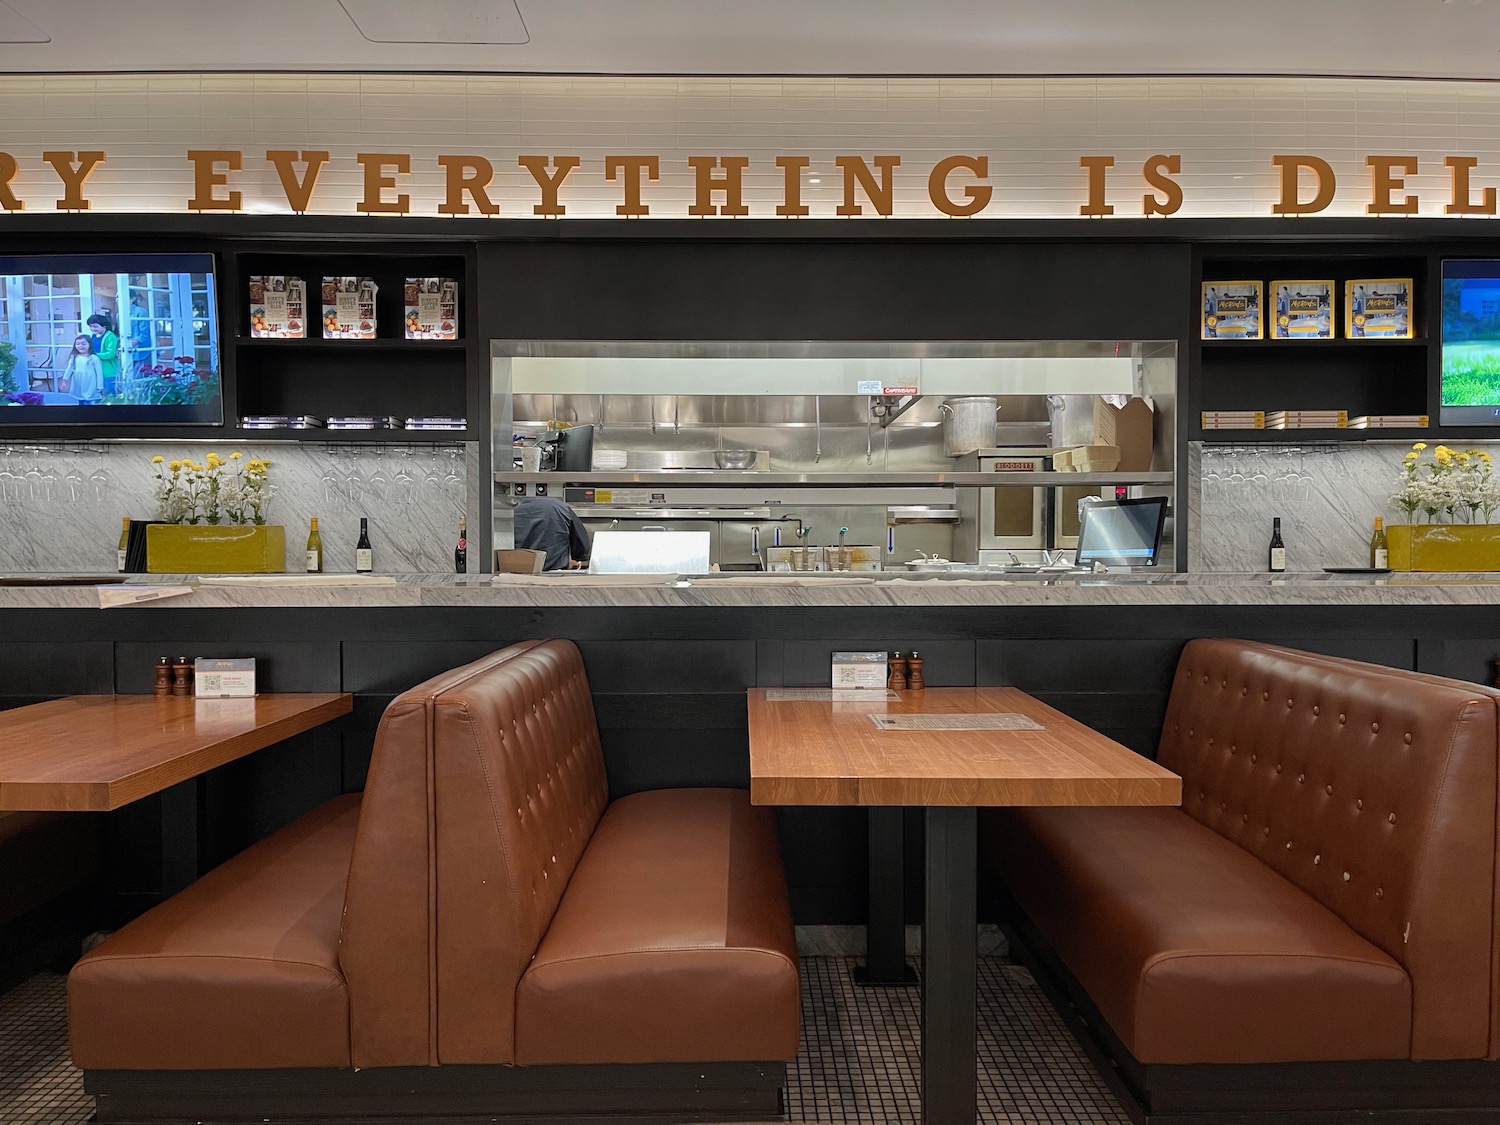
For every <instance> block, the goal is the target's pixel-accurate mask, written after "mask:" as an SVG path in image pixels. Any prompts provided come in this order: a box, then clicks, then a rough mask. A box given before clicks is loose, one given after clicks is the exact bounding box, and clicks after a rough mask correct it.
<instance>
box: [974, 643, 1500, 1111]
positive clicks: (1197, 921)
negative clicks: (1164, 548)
mask: <svg viewBox="0 0 1500 1125" xmlns="http://www.w3.org/2000/svg"><path fill="white" fill-rule="evenodd" d="M1497 704H1500V695H1497V693H1496V692H1494V691H1491V690H1489V689H1486V688H1480V687H1476V686H1474V685H1472V684H1466V683H1460V682H1457V681H1453V680H1445V679H1440V678H1438V677H1433V676H1426V675H1421V674H1418V673H1415V672H1408V671H1401V670H1395V669H1390V668H1384V667H1378V666H1375V665H1369V664H1362V663H1358V662H1355V661H1351V660H1341V659H1336V658H1332V657H1325V656H1319V655H1314V654H1311V653H1305V652H1297V651H1294V650H1290V649H1285V648H1277V647H1273V646H1270V645H1264V644H1256V643H1251V642H1246V641H1235V640H1196V641H1192V642H1190V643H1189V644H1188V645H1187V646H1186V648H1185V649H1184V650H1183V653H1182V656H1181V660H1180V662H1179V665H1178V668H1177V672H1176V677H1175V680H1174V682H1173V686H1172V692H1171V697H1170V701H1169V704H1168V709H1167V715H1166V721H1165V726H1164V729H1163V731H1162V735H1161V743H1160V750H1159V753H1158V761H1160V762H1161V763H1162V764H1163V765H1164V766H1166V767H1168V768H1169V769H1171V770H1173V771H1175V772H1177V773H1179V774H1181V775H1182V778H1183V804H1182V808H1181V809H1132V808H1118V809H1116V808H1104V809H1054V808H1047V809H1007V810H996V811H995V812H993V813H992V814H990V815H988V816H987V818H986V823H985V825H984V829H983V836H982V840H983V843H982V846H983V848H984V849H985V851H986V853H987V857H988V859H989V862H990V864H991V866H992V867H993V869H994V870H995V871H996V872H997V873H998V875H999V877H1000V879H1001V881H1002V882H1003V884H1004V886H1005V887H1006V889H1007V890H1008V891H1009V893H1010V895H1011V896H1012V897H1013V898H1014V901H1015V904H1016V905H1017V906H1018V907H1019V909H1020V914H1019V917H1018V924H1019V928H1020V930H1021V938H1022V942H1023V944H1024V945H1026V946H1027V947H1029V948H1030V950H1031V951H1032V953H1034V954H1035V955H1036V956H1037V957H1038V961H1039V967H1040V968H1042V969H1043V970H1045V971H1047V972H1048V973H1049V975H1050V976H1051V977H1052V978H1053V979H1054V980H1055V982H1056V983H1058V985H1059V986H1060V989H1061V992H1062V995H1064V996H1065V997H1066V1004H1067V1007H1066V1009H1065V1010H1066V1011H1067V1012H1068V1013H1070V1014H1072V1015H1073V1016H1075V1017H1076V1019H1077V1022H1078V1025H1079V1026H1080V1027H1081V1028H1086V1029H1087V1031H1086V1043H1087V1044H1088V1045H1089V1046H1091V1047H1092V1048H1093V1049H1094V1050H1095V1051H1096V1053H1097V1054H1098V1056H1099V1057H1100V1058H1101V1059H1106V1060H1107V1061H1108V1065H1109V1074H1110V1076H1111V1077H1112V1078H1114V1079H1116V1080H1117V1083H1118V1085H1119V1086H1120V1088H1121V1090H1122V1092H1124V1093H1126V1094H1127V1095H1128V1096H1129V1097H1130V1098H1131V1099H1132V1101H1133V1103H1134V1111H1135V1114H1136V1116H1137V1119H1138V1120H1142V1121H1172V1122H1194V1123H1198V1122H1204V1123H1207V1122H1215V1121H1221V1120H1222V1121H1231V1120H1232V1121H1233V1122H1235V1123H1236V1125H1240V1123H1242V1122H1246V1121H1252V1120H1259V1119H1260V1118H1259V1117H1257V1116H1255V1115H1256V1114H1265V1115H1268V1119H1276V1115H1277V1114H1279V1113H1280V1114H1287V1115H1289V1116H1287V1117H1285V1118H1283V1119H1286V1120H1297V1121H1319V1120H1324V1119H1327V1120H1340V1121H1343V1120H1347V1119H1349V1118H1348V1117H1336V1116H1333V1115H1334V1114H1335V1111H1340V1112H1351V1111H1352V1112H1357V1111H1364V1110H1374V1109H1378V1110H1384V1111H1387V1112H1388V1113H1390V1114H1391V1116H1389V1117H1381V1120H1383V1121H1384V1120H1404V1121H1412V1122H1418V1121H1429V1120H1432V1115H1433V1114H1435V1113H1437V1112H1438V1111H1440V1110H1443V1109H1451V1108H1454V1107H1457V1106H1462V1107H1465V1108H1467V1109H1469V1110H1476V1111H1477V1110H1483V1109H1486V1108H1487V1109H1488V1110H1489V1111H1490V1112H1491V1113H1492V1114H1494V1116H1473V1117H1463V1118H1462V1120H1465V1121H1470V1120H1474V1121H1478V1120H1497V1119H1500V1071H1497V1070H1496V1068H1495V1064H1494V1063H1493V1062H1488V1061H1485V1060H1494V1059H1495V1058H1496V1057H1497V1054H1500V1004H1497V981H1500V971H1497V966H1500V941H1497V929H1496V926H1497V911H1496V907H1497V898H1496V877H1497V864H1496V839H1497V836H1496V824H1497V821H1496V800H1497V797H1496V794H1497V767H1496V763H1497V733H1500V712H1497ZM1417 1060H1420V1062H1418V1061H1417ZM1403 1113H1404V1114H1408V1116H1401V1115H1402V1114H1403ZM1318 1114H1327V1115H1330V1116H1327V1117H1326V1118H1324V1117H1319V1116H1318Z"/></svg>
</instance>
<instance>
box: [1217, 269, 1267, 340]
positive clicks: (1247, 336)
mask: <svg viewBox="0 0 1500 1125" xmlns="http://www.w3.org/2000/svg"><path fill="white" fill-rule="evenodd" d="M1260 298H1261V285H1260V282H1259V281H1205V282H1204V283H1203V322H1202V324H1203V338H1204V339H1205V340H1259V339H1260V338H1261V337H1262V335H1263V330H1262V323H1261V315H1260Z"/></svg>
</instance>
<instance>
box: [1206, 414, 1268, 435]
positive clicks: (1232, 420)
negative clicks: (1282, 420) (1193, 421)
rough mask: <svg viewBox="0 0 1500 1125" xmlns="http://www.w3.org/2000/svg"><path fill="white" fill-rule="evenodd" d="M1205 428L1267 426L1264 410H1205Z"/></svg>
mask: <svg viewBox="0 0 1500 1125" xmlns="http://www.w3.org/2000/svg"><path fill="white" fill-rule="evenodd" d="M1203 428H1204V429H1205V430H1263V429H1265V428H1266V412H1265V411H1264V410H1205V411H1204V412H1203Z"/></svg>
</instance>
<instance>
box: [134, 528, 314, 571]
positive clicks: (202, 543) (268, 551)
mask: <svg viewBox="0 0 1500 1125" xmlns="http://www.w3.org/2000/svg"><path fill="white" fill-rule="evenodd" d="M146 569H147V570H148V571H150V572H151V573H152V574H280V573H281V572H282V571H284V570H286V529H285V528H284V527H281V526H279V525H276V524H262V525H260V526H259V527H255V526H251V525H244V524H218V525H213V524H193V523H154V524H151V525H150V526H149V527H147V528H146Z"/></svg>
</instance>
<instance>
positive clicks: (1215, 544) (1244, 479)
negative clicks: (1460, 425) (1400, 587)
mask: <svg viewBox="0 0 1500 1125" xmlns="http://www.w3.org/2000/svg"><path fill="white" fill-rule="evenodd" d="M1437 445H1438V439H1436V438H1433V439H1431V441H1430V442H1429V448H1428V450H1427V453H1426V455H1425V456H1426V461H1428V462H1430V461H1431V458H1432V450H1433V449H1434V448H1436V446H1437ZM1190 446H1191V447H1193V448H1190V449H1189V462H1188V468H1189V472H1190V473H1191V474H1193V475H1191V476H1189V478H1188V483H1189V490H1190V491H1189V496H1188V511H1189V518H1190V519H1191V520H1192V521H1193V526H1194V527H1195V529H1196V534H1195V535H1194V536H1193V538H1192V539H1191V540H1190V544H1191V546H1190V548H1189V552H1190V553H1189V566H1188V569H1189V570H1192V571H1200V572H1244V571H1263V570H1265V569H1266V549H1267V546H1268V544H1269V542H1270V539H1271V520H1272V519H1273V518H1276V517H1278V516H1279V517H1280V518H1281V530H1282V538H1283V539H1285V541H1286V565H1287V570H1288V571H1319V570H1321V569H1322V568H1323V567H1325V566H1367V565H1368V563H1369V545H1370V535H1371V532H1372V531H1373V530H1374V519H1375V517H1376V516H1381V517H1383V518H1384V519H1385V521H1386V523H1387V524H1388V525H1389V524H1391V523H1405V522H1407V519H1406V516H1405V514H1404V513H1402V512H1401V511H1400V509H1398V508H1397V507H1396V506H1395V505H1394V504H1392V503H1391V502H1390V496H1391V494H1392V493H1393V492H1395V491H1396V486H1397V480H1398V477H1399V476H1400V473H1401V458H1402V456H1403V455H1404V454H1405V453H1406V452H1407V451H1408V450H1410V449H1411V443H1410V442H1406V441H1390V442H1385V441H1379V440H1375V441H1369V442H1350V443H1344V444H1334V443H1322V444H1319V443H1316V442H1312V443H1308V444H1288V445H1286V446H1243V445H1240V446H1237V445H1234V444H1232V443H1223V444H1221V443H1217V442H1213V443H1200V442H1192V443H1190ZM1453 448H1454V449H1464V450H1467V449H1482V450H1485V451H1487V452H1488V453H1490V454H1491V456H1495V457H1500V444H1496V443H1493V442H1475V443H1473V444H1470V443H1467V442H1464V443H1455V444H1454V446H1453ZM1195 461H1196V464H1197V465H1198V466H1199V469H1198V470H1195V469H1194V467H1193V466H1194V463H1195ZM1195 509H1196V511H1197V513H1198V514H1197V515H1196V516H1195V515H1194V512H1195ZM1496 521H1497V522H1500V512H1497V513H1496Z"/></svg>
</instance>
